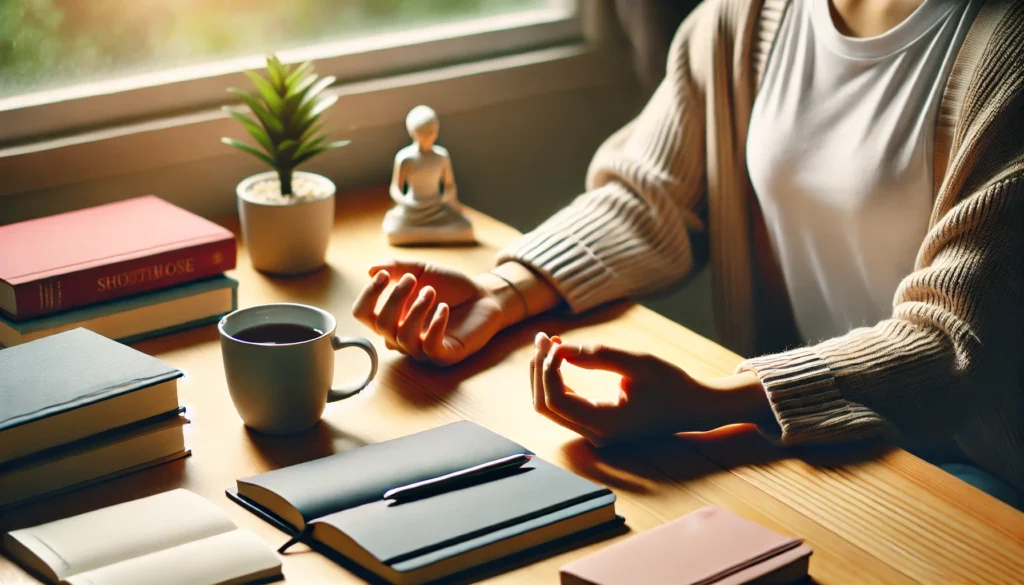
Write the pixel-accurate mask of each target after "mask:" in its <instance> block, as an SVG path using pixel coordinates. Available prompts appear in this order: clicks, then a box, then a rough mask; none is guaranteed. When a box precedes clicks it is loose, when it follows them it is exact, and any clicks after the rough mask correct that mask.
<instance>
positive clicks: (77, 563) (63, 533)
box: [4, 489, 235, 581]
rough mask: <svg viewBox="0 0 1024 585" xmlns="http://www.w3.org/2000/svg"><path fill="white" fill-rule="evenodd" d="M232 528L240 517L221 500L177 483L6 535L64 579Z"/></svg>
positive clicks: (11, 550)
mask: <svg viewBox="0 0 1024 585" xmlns="http://www.w3.org/2000/svg"><path fill="white" fill-rule="evenodd" d="M232 530H235V525H234V523H232V522H231V520H230V519H228V517H227V515H226V514H224V512H223V511H221V509H220V508H218V507H217V506H216V505H215V504H213V503H212V502H210V501H208V500H206V499H205V498H203V497H201V496H199V495H196V494H194V493H192V492H190V491H188V490H183V489H177V490H173V491H169V492H164V493H162V494H157V495H155V496H150V497H147V498H142V499H139V500H134V501H131V502H125V503H123V504H118V505H116V506H110V507H108V508H102V509H100V510H96V511H93V512H87V513H85V514H81V515H78V516H72V517H70V518H65V519H63V520H57V521H55V522H49V523H47V524H41V525H39V526H34V527H32V528H24V529H21V530H14V531H12V532H10V533H8V534H7V535H6V536H5V538H4V550H5V552H6V554H8V555H9V556H11V557H12V558H14V559H15V560H17V561H18V562H21V563H22V564H24V565H27V566H29V567H30V568H32V569H35V570H36V571H37V572H40V573H42V574H44V575H46V576H48V577H50V578H51V579H52V580H53V581H60V580H63V579H65V578H66V577H69V576H71V575H76V574H79V573H84V572H86V571H90V570H93V569H98V568H100V567H105V566H107V565H111V564H114V563H117V562H120V561H124V560H127V559H132V558H135V557H140V556H143V555H146V554H149V553H153V552H156V551H159V550H163V549H167V548H172V547H175V546H178V545H181V544H184V543H187V542H193V541H197V540H202V539H204V538H207V537H210V536H215V535H217V534H223V533H225V532H230V531H232ZM33 556H34V557H36V558H37V559H38V560H39V561H41V562H42V565H43V566H39V563H38V562H36V561H35V559H33V558H32V557H33Z"/></svg>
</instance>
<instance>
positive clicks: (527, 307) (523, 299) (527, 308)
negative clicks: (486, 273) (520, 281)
mask: <svg viewBox="0 0 1024 585" xmlns="http://www.w3.org/2000/svg"><path fill="white" fill-rule="evenodd" d="M490 274H493V275H494V276H497V277H498V278H500V279H502V280H504V281H505V283H506V284H508V286H509V288H511V289H512V290H513V291H514V292H515V293H516V296H517V297H519V300H520V301H521V302H522V303H523V320H525V319H527V318H528V317H529V316H530V303H528V302H527V301H526V295H524V294H523V291H521V290H519V287H517V286H516V285H515V284H513V283H512V281H511V280H509V279H507V278H505V277H504V276H502V275H500V274H498V273H496V272H493V271H492V272H490Z"/></svg>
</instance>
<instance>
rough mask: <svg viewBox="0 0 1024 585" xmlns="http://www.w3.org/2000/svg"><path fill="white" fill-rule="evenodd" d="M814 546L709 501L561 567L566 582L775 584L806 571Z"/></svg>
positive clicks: (610, 584) (604, 584) (576, 584)
mask: <svg viewBox="0 0 1024 585" xmlns="http://www.w3.org/2000/svg"><path fill="white" fill-rule="evenodd" d="M810 556H811V549H810V548H809V547H808V546H807V545H805V544H804V543H803V540H801V539H799V538H789V537H787V536H783V535H781V534H779V533H777V532H773V531H771V530H769V529H767V528H765V527H764V526H761V525H760V524H755V523H754V522H751V521H749V520H746V519H744V518H741V517H739V516H737V515H735V514H733V513H731V512H728V511H726V510H723V509H721V508H716V507H714V506H708V507H706V508H701V509H700V510H697V511H695V512H692V513H690V514H687V515H686V516H683V517H682V518H678V519H676V520H673V521H672V522H669V523H667V524H663V525H661V526H659V527H657V528H654V529H651V530H648V531H647V532H643V533H640V534H637V535H636V536H633V537H630V538H628V539H626V540H623V541H622V542H618V543H615V544H613V545H611V546H609V547H607V548H605V549H603V550H600V551H598V552H596V553H594V554H592V555H589V556H587V557H584V558H582V559H580V560H578V561H576V562H574V563H570V564H568V565H566V566H564V567H562V570H561V576H562V585H634V584H636V583H644V584H645V585H741V584H748V583H756V584H757V585H775V584H782V583H792V582H794V581H798V580H800V579H802V578H804V577H806V576H807V565H808V561H809V559H810Z"/></svg>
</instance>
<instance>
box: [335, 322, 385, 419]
mask: <svg viewBox="0 0 1024 585" xmlns="http://www.w3.org/2000/svg"><path fill="white" fill-rule="evenodd" d="M331 346H333V347H334V351H338V350H339V349H342V348H345V347H358V348H359V349H361V350H363V351H365V352H366V354H367V355H369V356H370V374H369V375H368V376H366V379H365V380H363V381H362V382H360V383H358V384H355V385H352V386H346V387H344V388H341V389H340V390H335V389H333V388H332V389H330V390H328V391H327V402H337V401H339V400H344V399H346V398H351V397H352V396H355V395H356V394H359V392H361V391H362V390H363V388H366V387H367V386H369V385H370V381H371V380H373V377H374V376H376V375H377V350H376V349H374V347H373V344H372V343H370V341H369V340H368V339H366V338H365V337H338V336H337V335H334V336H332V337H331Z"/></svg>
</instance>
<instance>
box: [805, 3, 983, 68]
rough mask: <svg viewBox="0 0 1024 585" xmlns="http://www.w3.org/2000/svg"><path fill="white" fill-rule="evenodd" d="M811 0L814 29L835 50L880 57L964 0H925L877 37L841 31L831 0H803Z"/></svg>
mask: <svg viewBox="0 0 1024 585" xmlns="http://www.w3.org/2000/svg"><path fill="white" fill-rule="evenodd" d="M803 1H804V2H810V4H811V25H812V26H813V27H814V32H815V34H816V35H818V36H819V38H821V39H822V40H823V41H824V42H825V43H826V44H827V45H828V46H829V47H830V48H831V49H832V50H834V51H836V52H837V53H839V54H841V55H845V56H847V57H852V58H854V59H881V58H883V57H887V56H889V55H892V54H893V53H897V52H899V51H901V50H903V49H905V48H907V47H908V46H910V45H912V44H913V43H914V41H916V40H917V39H919V38H921V36H923V35H924V34H925V33H927V32H928V31H929V30H930V29H931V28H932V27H934V26H935V25H937V24H938V23H939V22H941V21H942V20H944V19H945V18H946V16H947V15H949V13H950V11H951V10H953V9H954V8H956V6H957V5H958V4H960V3H961V2H962V1H964V0H924V1H923V2H922V3H921V5H920V6H918V7H917V8H916V9H915V10H914V11H913V12H912V13H910V16H908V17H906V18H905V19H903V22H901V23H899V24H897V25H896V26H894V27H893V28H891V29H889V30H887V31H886V32H884V33H882V34H880V35H877V36H874V37H863V38H862V37H850V36H846V35H844V34H843V33H841V32H839V29H837V28H836V25H835V22H834V21H833V20H832V14H831V10H830V9H829V4H830V3H831V2H832V0H803Z"/></svg>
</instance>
